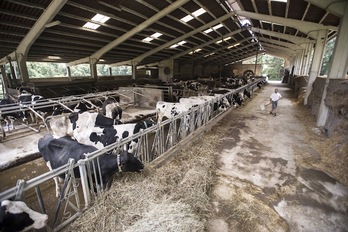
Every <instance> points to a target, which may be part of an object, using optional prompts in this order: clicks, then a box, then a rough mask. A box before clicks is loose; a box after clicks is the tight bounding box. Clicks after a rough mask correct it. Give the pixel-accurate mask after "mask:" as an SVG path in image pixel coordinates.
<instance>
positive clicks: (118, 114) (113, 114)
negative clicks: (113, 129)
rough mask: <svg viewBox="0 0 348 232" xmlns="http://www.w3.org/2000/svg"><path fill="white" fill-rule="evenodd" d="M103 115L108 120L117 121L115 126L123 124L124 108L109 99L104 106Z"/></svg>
mask: <svg viewBox="0 0 348 232" xmlns="http://www.w3.org/2000/svg"><path fill="white" fill-rule="evenodd" d="M102 114H103V115H105V116H106V117H108V118H112V119H114V120H115V123H114V124H115V125H117V124H122V122H121V119H122V108H121V107H120V104H119V103H118V102H117V101H116V100H115V99H113V98H111V97H108V98H107V99H106V100H105V101H104V102H103V105H102Z"/></svg>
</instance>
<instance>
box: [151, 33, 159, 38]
mask: <svg viewBox="0 0 348 232" xmlns="http://www.w3.org/2000/svg"><path fill="white" fill-rule="evenodd" d="M161 35H162V34H161V33H159V32H156V33H154V34H152V35H151V36H150V37H152V38H158V37H160V36H161Z"/></svg>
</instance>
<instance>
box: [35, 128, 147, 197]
mask: <svg viewBox="0 0 348 232" xmlns="http://www.w3.org/2000/svg"><path fill="white" fill-rule="evenodd" d="M38 149H39V152H40V154H41V155H42V157H43V159H44V160H45V161H46V162H47V166H48V167H49V168H50V170H53V169H57V168H59V167H61V166H63V165H65V164H67V163H68V161H69V159H71V158H72V159H74V160H75V161H76V162H77V161H78V160H80V159H85V158H86V155H87V154H89V153H92V152H95V151H97V148H96V147H94V146H91V145H85V144H81V143H79V142H78V141H76V140H75V139H73V138H71V137H70V136H64V137H61V138H58V139H56V138H54V137H53V136H52V135H50V134H47V135H45V136H44V137H43V138H40V139H39V142H38ZM93 162H94V165H96V166H97V165H98V164H99V165H100V174H101V177H102V183H103V186H104V187H105V188H108V187H110V185H111V182H112V176H113V175H114V174H116V173H117V172H141V171H142V170H143V169H144V165H143V163H142V162H141V161H140V160H138V159H137V158H136V157H135V156H134V155H133V154H131V153H129V152H127V151H123V152H122V153H121V154H119V155H114V154H102V155H101V156H99V161H98V164H97V161H95V160H93ZM74 174H75V177H76V178H80V173H79V171H78V167H76V168H75V169H74ZM96 176H97V183H98V184H100V183H99V180H100V178H99V172H97V173H96ZM60 177H61V178H64V174H62V175H61V176H60ZM55 181H56V180H55ZM56 191H57V192H56V195H57V196H59V185H58V182H57V181H56Z"/></svg>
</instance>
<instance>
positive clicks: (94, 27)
mask: <svg viewBox="0 0 348 232" xmlns="http://www.w3.org/2000/svg"><path fill="white" fill-rule="evenodd" d="M99 26H100V25H99V24H96V23H91V22H87V23H85V25H83V26H82V27H84V28H88V29H93V30H95V29H97V28H98V27H99Z"/></svg>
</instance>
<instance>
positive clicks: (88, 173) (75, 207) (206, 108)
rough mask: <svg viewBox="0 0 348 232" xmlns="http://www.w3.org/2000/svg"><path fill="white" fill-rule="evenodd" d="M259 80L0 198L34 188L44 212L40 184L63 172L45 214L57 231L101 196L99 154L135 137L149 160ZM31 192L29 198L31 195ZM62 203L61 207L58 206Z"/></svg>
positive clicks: (141, 153) (139, 152)
mask: <svg viewBox="0 0 348 232" xmlns="http://www.w3.org/2000/svg"><path fill="white" fill-rule="evenodd" d="M262 80H263V79H260V80H257V81H255V82H253V83H251V84H248V85H246V86H243V87H240V88H238V89H234V90H230V92H228V93H226V94H223V95H221V96H218V97H216V98H215V99H214V100H212V101H209V102H206V103H205V104H202V105H199V106H197V107H194V108H192V109H191V110H189V111H188V112H184V113H181V114H179V115H177V116H175V117H173V118H170V119H167V120H164V121H162V122H160V123H158V124H155V125H153V126H151V127H149V128H147V129H145V130H143V131H140V132H139V133H137V134H135V135H133V136H131V137H129V138H126V139H122V140H120V141H117V142H116V143H113V144H110V145H108V146H106V147H104V148H103V149H100V150H97V151H95V152H93V153H90V154H88V155H87V156H86V158H85V159H83V160H78V161H77V162H75V161H74V160H69V163H68V164H66V165H64V166H62V167H60V168H57V169H54V170H52V171H49V172H47V173H45V174H42V175H40V176H38V177H35V178H33V179H30V180H28V181H24V180H19V181H18V182H17V185H16V186H15V187H13V188H10V189H8V190H6V191H4V192H2V193H0V200H1V201H2V200H5V199H13V198H14V199H26V198H27V197H28V196H30V191H31V192H32V191H33V190H35V198H36V199H35V200H36V202H37V203H38V208H39V211H40V212H41V213H48V212H47V211H46V208H47V204H46V205H45V199H46V198H47V197H52V196H47V194H52V193H49V192H48V193H45V194H46V195H45V194H43V193H42V191H41V188H40V186H44V184H45V183H47V182H48V181H52V179H53V178H56V177H58V176H60V175H62V174H64V175H65V180H64V186H63V190H62V192H61V194H60V197H59V199H58V202H57V206H56V208H55V213H54V214H53V213H52V212H51V213H48V216H49V225H47V226H46V230H47V231H58V230H60V229H61V228H63V227H65V226H66V225H68V224H69V223H70V222H71V221H73V220H75V219H76V218H77V217H78V216H79V215H80V214H81V213H82V212H83V211H84V210H85V209H87V208H89V207H90V206H91V204H92V203H93V202H94V200H96V199H97V198H98V197H100V196H102V195H103V193H104V191H105V189H106V188H105V187H106V186H103V184H102V183H103V181H102V175H101V171H102V170H101V167H100V163H99V159H100V158H101V155H103V154H105V153H110V152H111V153H112V154H110V155H115V154H120V152H121V151H122V150H123V148H124V145H125V144H127V143H129V142H131V141H134V140H137V141H138V145H137V148H136V149H135V155H136V156H137V157H138V158H139V159H140V160H141V161H142V162H143V163H150V162H152V161H153V160H155V159H156V158H158V157H160V156H161V155H163V154H164V153H165V152H166V151H168V150H169V149H171V148H173V147H175V146H176V145H177V144H178V143H180V141H182V140H184V139H185V138H186V137H187V136H188V135H189V134H191V133H192V132H194V131H195V130H197V129H198V128H200V127H202V126H205V125H206V124H207V123H208V122H209V121H210V120H212V119H214V118H215V117H217V116H218V115H220V114H222V113H224V112H222V111H218V110H214V104H216V103H218V102H219V101H220V100H222V98H224V97H228V96H229V95H231V96H232V95H233V94H235V93H238V92H240V91H243V90H244V89H245V88H248V89H249V90H251V92H254V89H255V88H256V85H257V83H258V82H260V81H262ZM115 158H116V157H115ZM76 168H78V170H79V172H80V176H81V177H80V180H79V181H78V180H77V179H76V178H75V175H74V169H76ZM96 180H99V181H96ZM95 183H100V184H95ZM32 195H33V194H31V197H33V196H32ZM81 202H83V203H81ZM62 204H63V205H64V207H61V206H62ZM56 221H57V223H56Z"/></svg>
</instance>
